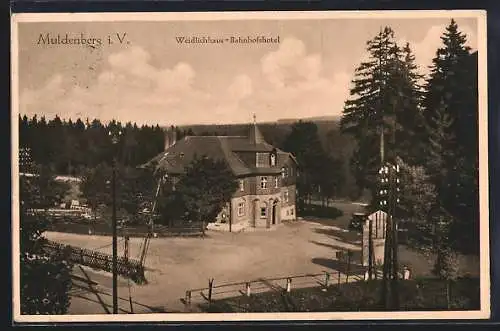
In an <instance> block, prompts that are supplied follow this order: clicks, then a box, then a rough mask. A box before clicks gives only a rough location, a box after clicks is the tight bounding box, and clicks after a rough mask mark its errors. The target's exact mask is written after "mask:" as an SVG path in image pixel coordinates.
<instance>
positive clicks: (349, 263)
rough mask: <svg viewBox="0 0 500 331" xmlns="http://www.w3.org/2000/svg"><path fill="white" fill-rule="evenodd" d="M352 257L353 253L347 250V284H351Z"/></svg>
mask: <svg viewBox="0 0 500 331" xmlns="http://www.w3.org/2000/svg"><path fill="white" fill-rule="evenodd" d="M351 255H352V251H351V250H347V266H346V273H345V276H346V277H345V282H346V283H349V271H350V267H351Z"/></svg>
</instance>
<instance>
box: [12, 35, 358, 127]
mask: <svg viewBox="0 0 500 331" xmlns="http://www.w3.org/2000/svg"><path fill="white" fill-rule="evenodd" d="M258 69H260V73H258V74H255V73H253V72H250V73H245V72H244V70H245V67H242V72H240V73H235V75H234V76H233V77H230V78H229V80H227V81H226V82H225V83H224V82H222V83H220V84H214V86H208V87H205V89H203V88H201V86H198V85H199V84H198V80H197V72H196V70H195V69H194V68H193V67H192V66H191V65H190V64H188V63H184V62H179V63H177V64H175V65H173V66H172V67H157V66H154V65H152V64H151V56H150V54H149V53H148V52H147V51H146V50H144V49H143V48H139V47H133V48H130V49H128V50H125V51H122V52H119V53H114V54H111V55H109V56H108V66H107V68H106V69H105V70H103V71H101V72H100V73H99V74H98V75H97V79H96V80H95V81H94V82H93V84H90V85H89V86H88V87H87V86H83V85H75V83H74V80H73V81H71V80H70V79H69V77H64V76H62V75H60V74H55V75H54V76H53V77H52V78H51V79H50V80H49V81H47V82H46V83H45V84H44V85H43V86H42V87H40V88H38V89H27V90H24V91H23V93H22V95H21V112H22V113H23V114H27V115H29V116H32V115H33V114H44V115H45V116H46V117H48V118H52V117H54V116H55V115H59V116H61V117H63V118H73V119H74V118H77V117H80V118H87V117H88V118H90V119H92V118H99V119H101V120H102V121H109V120H111V119H118V120H121V121H123V122H124V121H132V122H136V123H138V124H142V123H152V124H156V123H159V124H171V123H175V124H186V123H214V122H220V123H230V122H245V121H250V120H251V116H252V113H255V114H256V115H257V116H258V120H259V121H274V120H276V118H283V117H295V118H298V117H308V116H318V115H325V114H326V115H339V114H340V112H341V110H342V107H343V103H344V101H345V99H346V97H347V93H348V89H349V85H348V82H349V80H350V75H348V74H346V73H345V72H337V73H335V74H333V75H328V74H325V73H324V66H323V62H322V57H321V55H319V54H311V53H309V52H308V51H307V49H306V46H305V44H304V43H303V42H302V41H301V40H298V39H295V38H288V39H285V40H283V42H282V43H281V44H280V46H279V47H278V49H277V50H275V51H271V52H269V53H267V54H265V55H264V56H263V57H262V58H261V62H260V67H259V68H258ZM205 81H206V79H205ZM209 81H210V80H209Z"/></svg>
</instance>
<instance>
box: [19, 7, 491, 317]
mask: <svg viewBox="0 0 500 331" xmlns="http://www.w3.org/2000/svg"><path fill="white" fill-rule="evenodd" d="M442 17H448V18H451V17H453V18H464V17H466V18H476V19H477V40H478V47H477V49H478V97H479V146H480V148H479V198H480V202H479V207H480V243H481V249H480V269H481V270H480V273H481V276H480V282H481V289H480V292H481V293H480V297H481V300H480V302H481V309H480V310H478V311H445V312H425V311H422V312H416V311H412V312H402V311H398V312H331V313H328V312H327V313H223V314H212V313H202V314H194V313H181V314H179V313H162V314H134V315H129V314H119V315H42V316H40V315H21V313H20V302H19V300H18V298H19V297H20V279H19V275H18V274H19V267H20V261H19V205H18V200H19V181H18V178H19V160H18V146H19V143H18V141H19V132H18V130H17V128H18V125H19V123H18V114H19V76H18V65H19V63H18V51H19V48H18V46H19V45H18V24H20V23H25V22H108V21H127V22H132V21H148V22H153V21H212V20H219V21H221V20H242V21H244V20H307V19H309V20H311V19H313V20H321V19H365V20H369V19H380V18H391V19H395V18H442ZM11 26H12V30H11V46H12V47H11V59H12V60H11V70H12V71H11V72H12V73H11V84H12V85H11V86H12V110H11V128H13V129H12V136H11V139H12V140H11V141H12V155H11V159H12V234H13V237H12V245H13V247H12V248H13V249H12V261H13V275H12V277H13V282H12V283H13V298H12V303H13V307H12V308H13V315H14V316H13V317H14V321H15V322H28V323H38V322H44V323H52V322H187V321H198V322H201V321H275V320H290V321H308V320H317V321H320V320H321V321H325V320H384V319H391V320H402V319H456V320H467V319H486V318H489V317H490V254H489V251H490V249H489V243H490V241H489V202H488V200H489V190H488V185H489V183H488V178H489V176H488V108H487V49H486V45H487V39H486V11H484V10H435V11H434V10H432V11H428V10H420V11H310V12H276V11H274V12H273V11H270V12H181V13H58V14H52V13H51V14H49V13H42V14H24V13H22V14H12V16H11Z"/></svg>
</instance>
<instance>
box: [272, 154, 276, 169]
mask: <svg viewBox="0 0 500 331" xmlns="http://www.w3.org/2000/svg"><path fill="white" fill-rule="evenodd" d="M275 165H276V155H275V154H274V153H273V154H271V167H274V166H275Z"/></svg>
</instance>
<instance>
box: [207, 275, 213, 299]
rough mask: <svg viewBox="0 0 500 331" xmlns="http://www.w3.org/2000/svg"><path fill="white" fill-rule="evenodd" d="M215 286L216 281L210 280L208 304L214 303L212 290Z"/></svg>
mask: <svg viewBox="0 0 500 331" xmlns="http://www.w3.org/2000/svg"><path fill="white" fill-rule="evenodd" d="M213 285H214V279H213V278H211V279H209V280H208V303H212V289H213Z"/></svg>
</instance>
